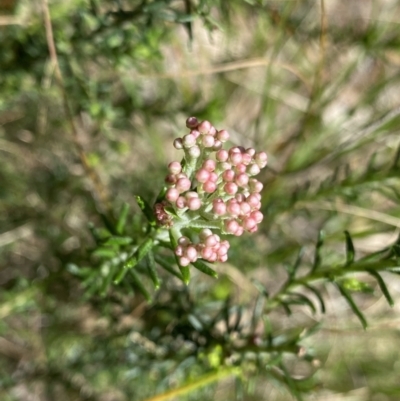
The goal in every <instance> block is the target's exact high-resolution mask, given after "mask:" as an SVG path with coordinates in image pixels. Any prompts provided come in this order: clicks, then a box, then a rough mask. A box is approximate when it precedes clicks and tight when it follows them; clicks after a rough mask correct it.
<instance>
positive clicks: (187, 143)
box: [182, 134, 196, 148]
mask: <svg viewBox="0 0 400 401" xmlns="http://www.w3.org/2000/svg"><path fill="white" fill-rule="evenodd" d="M182 144H183V146H184V147H185V148H191V147H192V146H194V145H195V144H196V138H195V137H194V135H192V134H187V135H185V136H184V137H183V138H182Z"/></svg>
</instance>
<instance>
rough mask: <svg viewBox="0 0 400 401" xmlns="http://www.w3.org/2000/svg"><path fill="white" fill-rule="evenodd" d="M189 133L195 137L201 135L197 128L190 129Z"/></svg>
mask: <svg viewBox="0 0 400 401" xmlns="http://www.w3.org/2000/svg"><path fill="white" fill-rule="evenodd" d="M189 134H192V135H193V136H194V137H195V138H196V139H197V138H198V137H199V136H200V135H201V134H200V132H199V131H197V129H194V130H192V131H190V132H189Z"/></svg>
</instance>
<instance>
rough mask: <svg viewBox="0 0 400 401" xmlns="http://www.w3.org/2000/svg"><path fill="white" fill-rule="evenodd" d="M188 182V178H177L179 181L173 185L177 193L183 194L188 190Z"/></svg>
mask: <svg viewBox="0 0 400 401" xmlns="http://www.w3.org/2000/svg"><path fill="white" fill-rule="evenodd" d="M190 185H191V183H190V180H189V178H179V180H178V181H177V182H176V184H175V188H176V189H177V190H178V191H179V193H182V192H185V191H187V190H188V189H189V188H190Z"/></svg>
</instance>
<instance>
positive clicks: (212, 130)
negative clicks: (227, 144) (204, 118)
mask: <svg viewBox="0 0 400 401" xmlns="http://www.w3.org/2000/svg"><path fill="white" fill-rule="evenodd" d="M208 134H209V135H211V136H215V135H217V129H216V128H215V127H214V126H213V125H212V126H211V128H210V130H209V131H208Z"/></svg>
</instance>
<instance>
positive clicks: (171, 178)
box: [165, 174, 178, 184]
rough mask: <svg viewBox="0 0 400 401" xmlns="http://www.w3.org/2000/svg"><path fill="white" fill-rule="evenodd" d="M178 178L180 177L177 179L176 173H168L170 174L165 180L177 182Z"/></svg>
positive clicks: (171, 182) (169, 182)
mask: <svg viewBox="0 0 400 401" xmlns="http://www.w3.org/2000/svg"><path fill="white" fill-rule="evenodd" d="M177 180H178V179H177V177H176V175H174V174H168V175H167V176H166V177H165V182H166V183H167V184H175V183H176V181H177Z"/></svg>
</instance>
